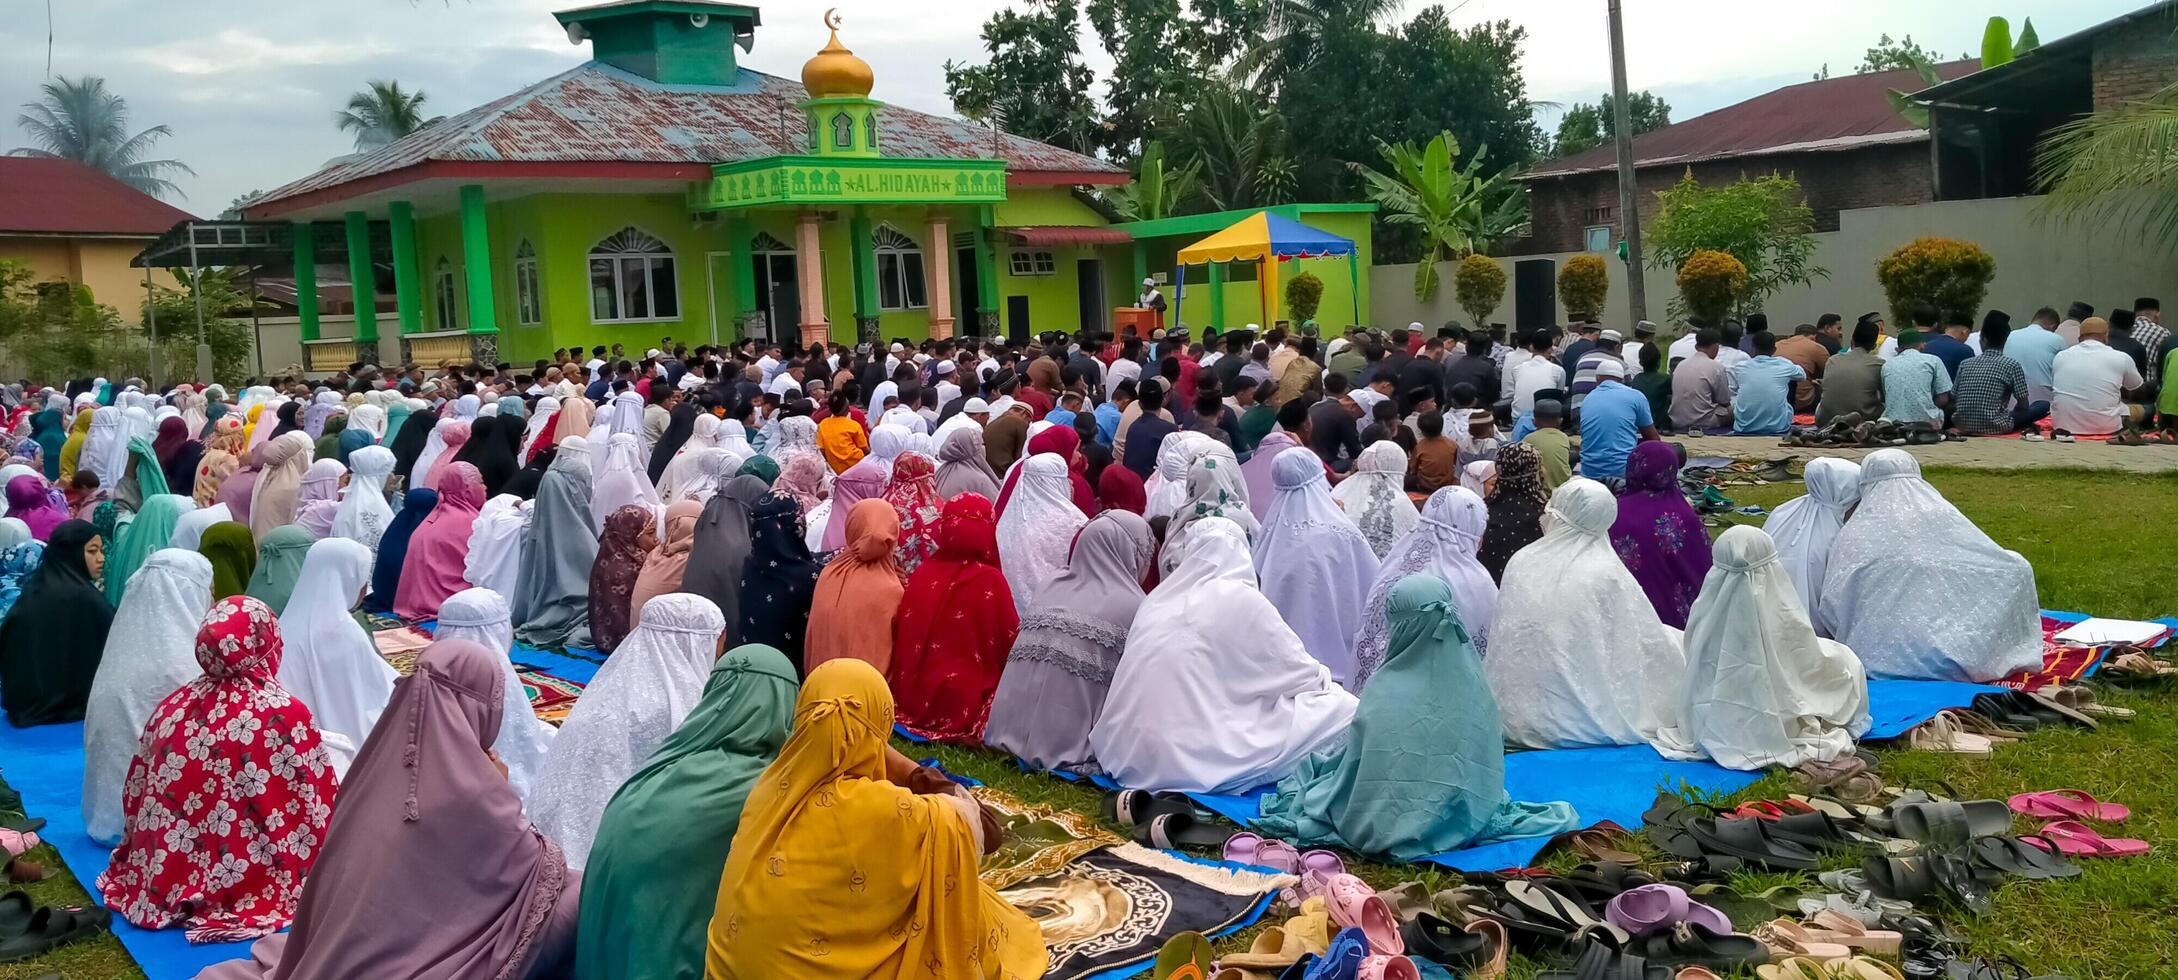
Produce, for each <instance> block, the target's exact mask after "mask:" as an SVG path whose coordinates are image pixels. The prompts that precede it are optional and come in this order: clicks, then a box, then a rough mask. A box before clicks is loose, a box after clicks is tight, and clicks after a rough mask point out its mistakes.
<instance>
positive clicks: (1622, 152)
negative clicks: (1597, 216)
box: [1605, 0, 1649, 330]
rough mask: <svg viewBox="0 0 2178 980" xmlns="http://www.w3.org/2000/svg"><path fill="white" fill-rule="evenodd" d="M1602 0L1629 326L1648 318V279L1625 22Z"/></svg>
mask: <svg viewBox="0 0 2178 980" xmlns="http://www.w3.org/2000/svg"><path fill="white" fill-rule="evenodd" d="M1605 2H1606V3H1607V4H1608V5H1609V7H1610V10H1611V102H1612V103H1613V105H1612V106H1611V117H1612V119H1611V122H1612V129H1613V130H1614V133H1615V135H1616V136H1617V140H1616V142H1617V143H1618V220H1619V224H1620V226H1621V227H1623V228H1624V229H1625V230H1626V231H1625V235H1626V237H1625V243H1626V305H1627V306H1628V307H1630V308H1631V309H1630V310H1629V313H1630V314H1631V317H1632V319H1631V321H1630V322H1629V323H1627V325H1626V327H1627V329H1629V330H1631V329H1632V328H1633V325H1634V324H1635V323H1639V322H1641V321H1643V320H1646V319H1648V318H1649V296H1648V283H1647V282H1646V281H1644V280H1643V279H1642V277H1641V209H1640V208H1639V206H1638V205H1637V201H1636V198H1637V197H1638V196H1639V194H1640V188H1638V187H1636V186H1634V141H1633V121H1632V114H1631V113H1630V112H1629V111H1628V109H1627V106H1626V24H1625V18H1624V17H1623V16H1622V15H1621V14H1620V12H1619V0H1605Z"/></svg>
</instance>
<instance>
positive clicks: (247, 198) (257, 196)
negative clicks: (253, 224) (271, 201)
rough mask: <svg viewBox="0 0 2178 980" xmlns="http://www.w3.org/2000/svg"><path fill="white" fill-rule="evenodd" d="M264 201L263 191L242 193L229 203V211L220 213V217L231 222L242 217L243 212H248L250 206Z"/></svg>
mask: <svg viewBox="0 0 2178 980" xmlns="http://www.w3.org/2000/svg"><path fill="white" fill-rule="evenodd" d="M264 199H265V192H264V190H263V189H253V190H247V191H243V192H242V193H240V194H237V195H235V196H234V200H232V201H228V202H227V209H226V210H224V211H221V212H220V213H219V216H220V217H221V218H223V219H226V220H230V221H231V220H234V219H236V218H240V217H241V216H242V212H243V211H245V210H248V208H249V207H250V205H253V204H256V203H257V202H259V201H262V200H264Z"/></svg>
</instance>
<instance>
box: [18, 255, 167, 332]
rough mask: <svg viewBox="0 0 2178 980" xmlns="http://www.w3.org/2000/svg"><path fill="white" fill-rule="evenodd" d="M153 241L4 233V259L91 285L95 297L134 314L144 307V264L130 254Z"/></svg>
mask: <svg viewBox="0 0 2178 980" xmlns="http://www.w3.org/2000/svg"><path fill="white" fill-rule="evenodd" d="M150 243H151V239H149V238H142V239H135V238H57V237H56V238H46V237H6V236H0V259H7V260H13V261H17V262H23V263H26V264H28V265H29V266H30V271H31V273H32V275H34V276H36V277H37V279H38V281H40V282H45V281H52V280H64V281H67V282H72V283H80V284H82V285H84V286H88V287H90V290H91V298H92V299H93V300H96V301H98V302H100V303H104V304H106V305H107V306H111V307H113V308H114V309H115V310H117V311H119V312H120V314H121V316H122V318H123V319H126V320H133V319H135V318H136V316H137V315H138V314H139V313H141V312H142V310H143V308H144V270H142V269H132V268H129V260H130V259H133V258H135V257H136V253H138V252H141V251H143V250H144V246H145V245H148V244H150ZM168 284H169V285H171V284H172V283H171V280H169V281H168Z"/></svg>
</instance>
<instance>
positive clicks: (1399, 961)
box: [1355, 953, 1422, 980]
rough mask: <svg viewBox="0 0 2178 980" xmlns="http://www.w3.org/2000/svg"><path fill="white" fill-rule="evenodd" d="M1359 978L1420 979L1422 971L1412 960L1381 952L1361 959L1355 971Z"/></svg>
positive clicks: (1383, 979) (1376, 979) (1364, 979)
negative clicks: (1359, 965)
mask: <svg viewBox="0 0 2178 980" xmlns="http://www.w3.org/2000/svg"><path fill="white" fill-rule="evenodd" d="M1355 976H1357V977H1359V978H1360V980H1422V971H1421V970H1419V969H1417V968H1416V967H1415V965H1414V961H1413V960H1410V959H1408V958H1406V957H1404V956H1385V955H1383V954H1381V953H1378V954H1376V955H1373V956H1370V957H1369V958H1368V959H1365V960H1362V961H1361V968H1360V969H1358V970H1356V971H1355Z"/></svg>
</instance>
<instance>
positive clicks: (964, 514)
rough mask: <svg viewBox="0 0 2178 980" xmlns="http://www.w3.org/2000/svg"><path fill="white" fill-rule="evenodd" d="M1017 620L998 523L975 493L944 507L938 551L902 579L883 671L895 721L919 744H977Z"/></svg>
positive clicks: (1003, 667)
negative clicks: (1004, 568)
mask: <svg viewBox="0 0 2178 980" xmlns="http://www.w3.org/2000/svg"><path fill="white" fill-rule="evenodd" d="M1020 630H1021V620H1020V617H1019V615H1018V614H1017V613H1015V611H1014V608H1013V590H1012V589H1011V588H1009V587H1008V586H1007V585H1006V576H1005V573H1003V572H1000V571H999V570H998V516H997V514H996V512H995V511H993V510H992V508H991V502H990V501H989V500H987V499H985V498H984V497H983V496H982V495H981V494H973V493H964V494H961V495H960V496H958V497H955V498H953V499H952V500H949V501H946V504H945V510H944V512H943V516H941V517H940V518H939V520H938V550H937V552H936V553H935V554H932V555H931V556H930V557H929V558H927V559H925V560H924V561H923V563H922V565H921V567H919V568H917V569H915V574H913V575H910V576H908V583H907V594H906V595H905V596H903V597H902V598H901V600H900V611H899V613H898V615H897V616H896V617H895V618H894V619H893V627H892V665H891V666H890V667H889V668H888V673H889V675H890V676H889V678H888V680H890V682H891V684H892V693H893V698H894V699H895V701H896V702H897V706H896V708H895V720H897V721H898V722H899V723H900V725H901V726H902V727H904V728H906V729H907V730H908V731H911V732H914V733H915V734H917V735H920V736H922V737H924V738H931V739H938V740H940V741H947V742H965V743H969V744H976V745H980V744H982V742H983V722H984V720H985V719H986V718H988V717H989V716H990V713H991V695H992V694H993V693H994V692H996V691H997V690H998V677H999V675H1000V674H1002V673H1004V672H1005V670H1006V654H1007V653H1008V652H1010V651H1011V650H1012V649H1013V640H1014V635H1015V634H1016V633H1019V632H1020Z"/></svg>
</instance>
